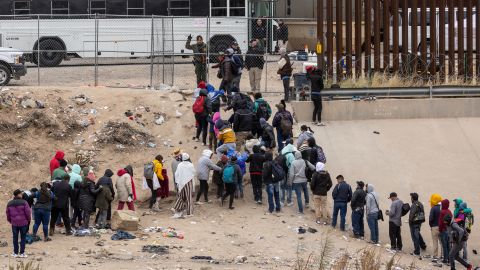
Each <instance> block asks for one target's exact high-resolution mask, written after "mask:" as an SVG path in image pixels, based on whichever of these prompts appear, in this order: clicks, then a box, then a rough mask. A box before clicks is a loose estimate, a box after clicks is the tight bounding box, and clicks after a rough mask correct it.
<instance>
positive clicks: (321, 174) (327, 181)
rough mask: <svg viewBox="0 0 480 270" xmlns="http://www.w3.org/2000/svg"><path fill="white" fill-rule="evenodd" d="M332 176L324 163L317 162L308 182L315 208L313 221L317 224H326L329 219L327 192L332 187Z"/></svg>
mask: <svg viewBox="0 0 480 270" xmlns="http://www.w3.org/2000/svg"><path fill="white" fill-rule="evenodd" d="M332 185H333V184H332V178H331V177H330V173H328V172H327V171H326V170H325V164H324V163H322V162H317V163H316V165H315V172H314V173H313V176H312V182H310V189H311V190H312V193H313V207H314V208H315V222H316V223H317V224H322V220H323V225H327V222H329V221H330V218H331V217H330V213H329V212H328V210H327V194H328V191H329V190H330V189H331V188H332Z"/></svg>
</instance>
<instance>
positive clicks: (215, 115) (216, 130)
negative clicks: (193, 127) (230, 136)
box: [212, 112, 223, 137]
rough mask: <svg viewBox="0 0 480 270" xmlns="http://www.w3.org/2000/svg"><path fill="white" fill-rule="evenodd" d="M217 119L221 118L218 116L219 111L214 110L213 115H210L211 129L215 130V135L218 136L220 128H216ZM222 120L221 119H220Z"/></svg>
mask: <svg viewBox="0 0 480 270" xmlns="http://www.w3.org/2000/svg"><path fill="white" fill-rule="evenodd" d="M218 120H221V117H220V112H216V113H214V114H213V117H212V122H213V131H214V132H215V136H216V137H218V134H219V133H220V130H219V129H218V128H217V125H216V124H217V121H218ZM222 122H223V121H222Z"/></svg>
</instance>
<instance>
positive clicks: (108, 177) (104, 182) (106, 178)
mask: <svg viewBox="0 0 480 270" xmlns="http://www.w3.org/2000/svg"><path fill="white" fill-rule="evenodd" d="M112 176H113V172H112V170H110V169H106V170H105V174H104V175H103V176H102V177H100V179H98V182H97V184H96V185H95V188H96V189H97V188H99V187H100V186H103V187H108V188H109V189H110V192H112V198H113V199H115V189H114V188H113V182H112ZM99 215H100V212H99V213H97V217H96V218H95V224H97V223H98V216H99ZM110 220H112V202H110V203H109V204H108V212H107V223H108V222H109V221H110Z"/></svg>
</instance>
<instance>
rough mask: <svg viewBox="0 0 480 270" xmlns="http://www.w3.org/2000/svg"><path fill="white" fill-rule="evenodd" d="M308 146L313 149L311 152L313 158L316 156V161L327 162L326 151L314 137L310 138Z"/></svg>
mask: <svg viewBox="0 0 480 270" xmlns="http://www.w3.org/2000/svg"><path fill="white" fill-rule="evenodd" d="M307 141H308V146H309V147H310V148H311V149H312V150H311V151H312V153H311V154H310V157H311V158H316V159H317V160H316V162H321V163H324V164H326V163H327V158H326V157H325V153H324V152H323V148H322V147H321V146H319V145H317V142H316V141H315V138H314V137H311V138H308V140H307Z"/></svg>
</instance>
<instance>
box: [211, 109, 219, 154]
mask: <svg viewBox="0 0 480 270" xmlns="http://www.w3.org/2000/svg"><path fill="white" fill-rule="evenodd" d="M219 119H221V117H220V112H215V113H214V114H213V117H212V118H210V120H209V124H210V125H209V130H208V149H211V150H212V151H215V149H217V147H218V141H217V136H218V132H219V130H218V129H217V128H216V127H215V123H216V122H217V121H218V120H219Z"/></svg>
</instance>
